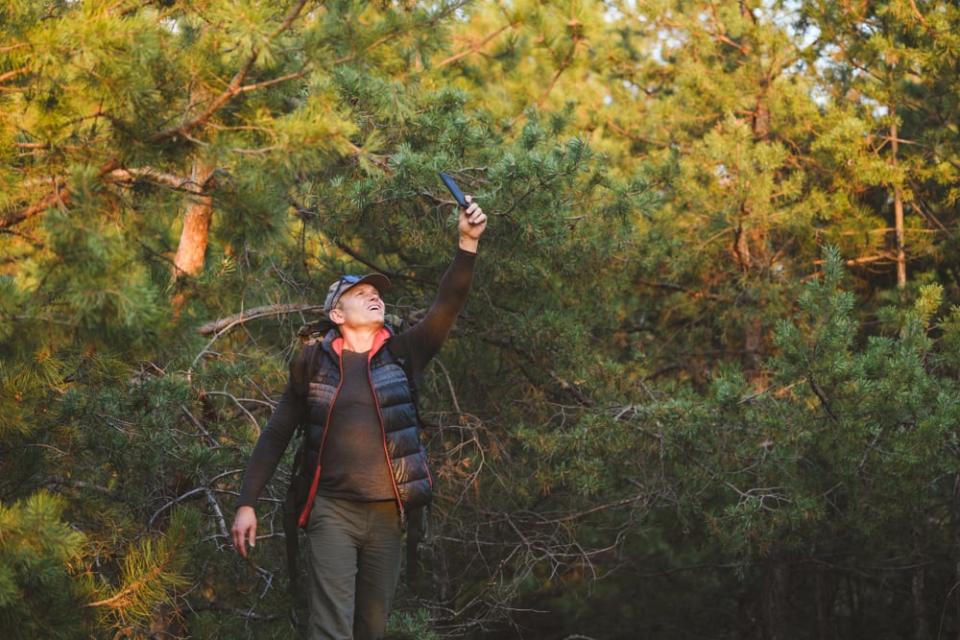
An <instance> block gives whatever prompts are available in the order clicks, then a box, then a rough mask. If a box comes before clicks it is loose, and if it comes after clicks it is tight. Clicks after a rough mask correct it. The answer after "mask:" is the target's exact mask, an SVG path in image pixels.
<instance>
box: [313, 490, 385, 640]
mask: <svg viewBox="0 0 960 640" xmlns="http://www.w3.org/2000/svg"><path fill="white" fill-rule="evenodd" d="M400 538H401V535H400V517H399V515H398V513H397V506H396V503H394V502H393V501H392V500H390V501H385V502H353V501H352V500H341V499H338V498H327V497H324V496H319V495H318V496H317V497H316V499H315V500H314V503H313V511H312V512H311V513H310V521H309V523H308V525H307V554H308V559H309V562H308V567H307V573H308V576H309V577H308V587H309V591H308V594H307V597H308V601H307V603H308V604H307V608H308V621H307V638H308V640H350V639H351V638H352V639H354V640H376V639H378V638H383V636H384V633H385V631H386V627H387V616H388V615H389V613H390V605H391V604H392V602H393V594H394V592H395V591H396V588H397V580H398V578H399V577H400V555H401V546H402V545H401V542H400Z"/></svg>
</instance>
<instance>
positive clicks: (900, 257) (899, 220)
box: [890, 109, 907, 289]
mask: <svg viewBox="0 0 960 640" xmlns="http://www.w3.org/2000/svg"><path fill="white" fill-rule="evenodd" d="M890 111H891V113H894V114H895V113H896V112H895V111H894V109H891V110H890ZM890 140H891V145H892V147H891V149H892V153H893V157H892V164H893V166H894V167H896V166H897V151H899V149H900V146H899V140H898V139H897V123H896V121H894V123H893V124H891V125H890ZM893 221H894V224H893V226H894V228H895V229H896V233H897V287H898V288H900V289H902V288H903V287H905V286H907V253H906V250H905V249H904V230H903V193H902V192H901V190H900V185H899V184H897V185H895V186H894V188H893Z"/></svg>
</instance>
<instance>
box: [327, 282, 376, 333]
mask: <svg viewBox="0 0 960 640" xmlns="http://www.w3.org/2000/svg"><path fill="white" fill-rule="evenodd" d="M383 313H384V304H383V300H381V299H380V292H379V291H377V288H376V287H375V286H373V285H372V284H368V283H366V282H364V283H363V284H358V285H356V286H353V287H350V288H349V289H347V291H346V292H345V293H344V294H343V295H341V296H340V300H339V301H338V302H337V306H336V307H334V308H333V310H331V311H330V319H331V320H333V321H334V322H336V323H337V324H338V325H345V326H347V327H350V328H357V329H359V328H361V327H369V326H383Z"/></svg>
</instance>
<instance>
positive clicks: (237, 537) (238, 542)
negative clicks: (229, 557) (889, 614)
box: [230, 529, 247, 558]
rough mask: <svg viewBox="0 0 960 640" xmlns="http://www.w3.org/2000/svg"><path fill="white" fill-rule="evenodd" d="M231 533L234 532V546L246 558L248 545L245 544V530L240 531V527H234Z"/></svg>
mask: <svg viewBox="0 0 960 640" xmlns="http://www.w3.org/2000/svg"><path fill="white" fill-rule="evenodd" d="M230 533H231V534H233V546H234V548H235V549H236V550H237V553H239V554H240V555H241V556H243V557H244V558H246V557H247V545H246V544H245V543H246V541H245V540H244V539H243V532H241V531H239V530H238V529H234V530H233V531H231V532H230Z"/></svg>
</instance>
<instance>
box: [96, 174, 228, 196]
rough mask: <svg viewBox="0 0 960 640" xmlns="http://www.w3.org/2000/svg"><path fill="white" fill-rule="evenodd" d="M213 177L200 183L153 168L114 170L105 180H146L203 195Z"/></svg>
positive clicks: (129, 181) (124, 181) (120, 181)
mask: <svg viewBox="0 0 960 640" xmlns="http://www.w3.org/2000/svg"><path fill="white" fill-rule="evenodd" d="M212 176H213V174H212V173H211V177H210V178H209V179H207V180H205V181H204V182H202V183H198V182H196V181H194V180H192V179H191V178H187V177H183V176H178V175H174V174H172V173H164V172H163V171H159V170H157V169H154V168H153V167H138V168H134V169H114V170H113V171H111V172H110V173H108V174H107V175H106V176H104V178H105V179H107V180H109V181H111V182H119V183H133V182H136V181H137V180H144V181H146V182H152V183H155V184H160V185H164V186H167V187H170V188H171V189H174V190H176V191H185V192H187V193H193V194H196V195H201V194H203V193H205V192H206V189H207V187H208V186H209V184H210V182H211V180H212Z"/></svg>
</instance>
